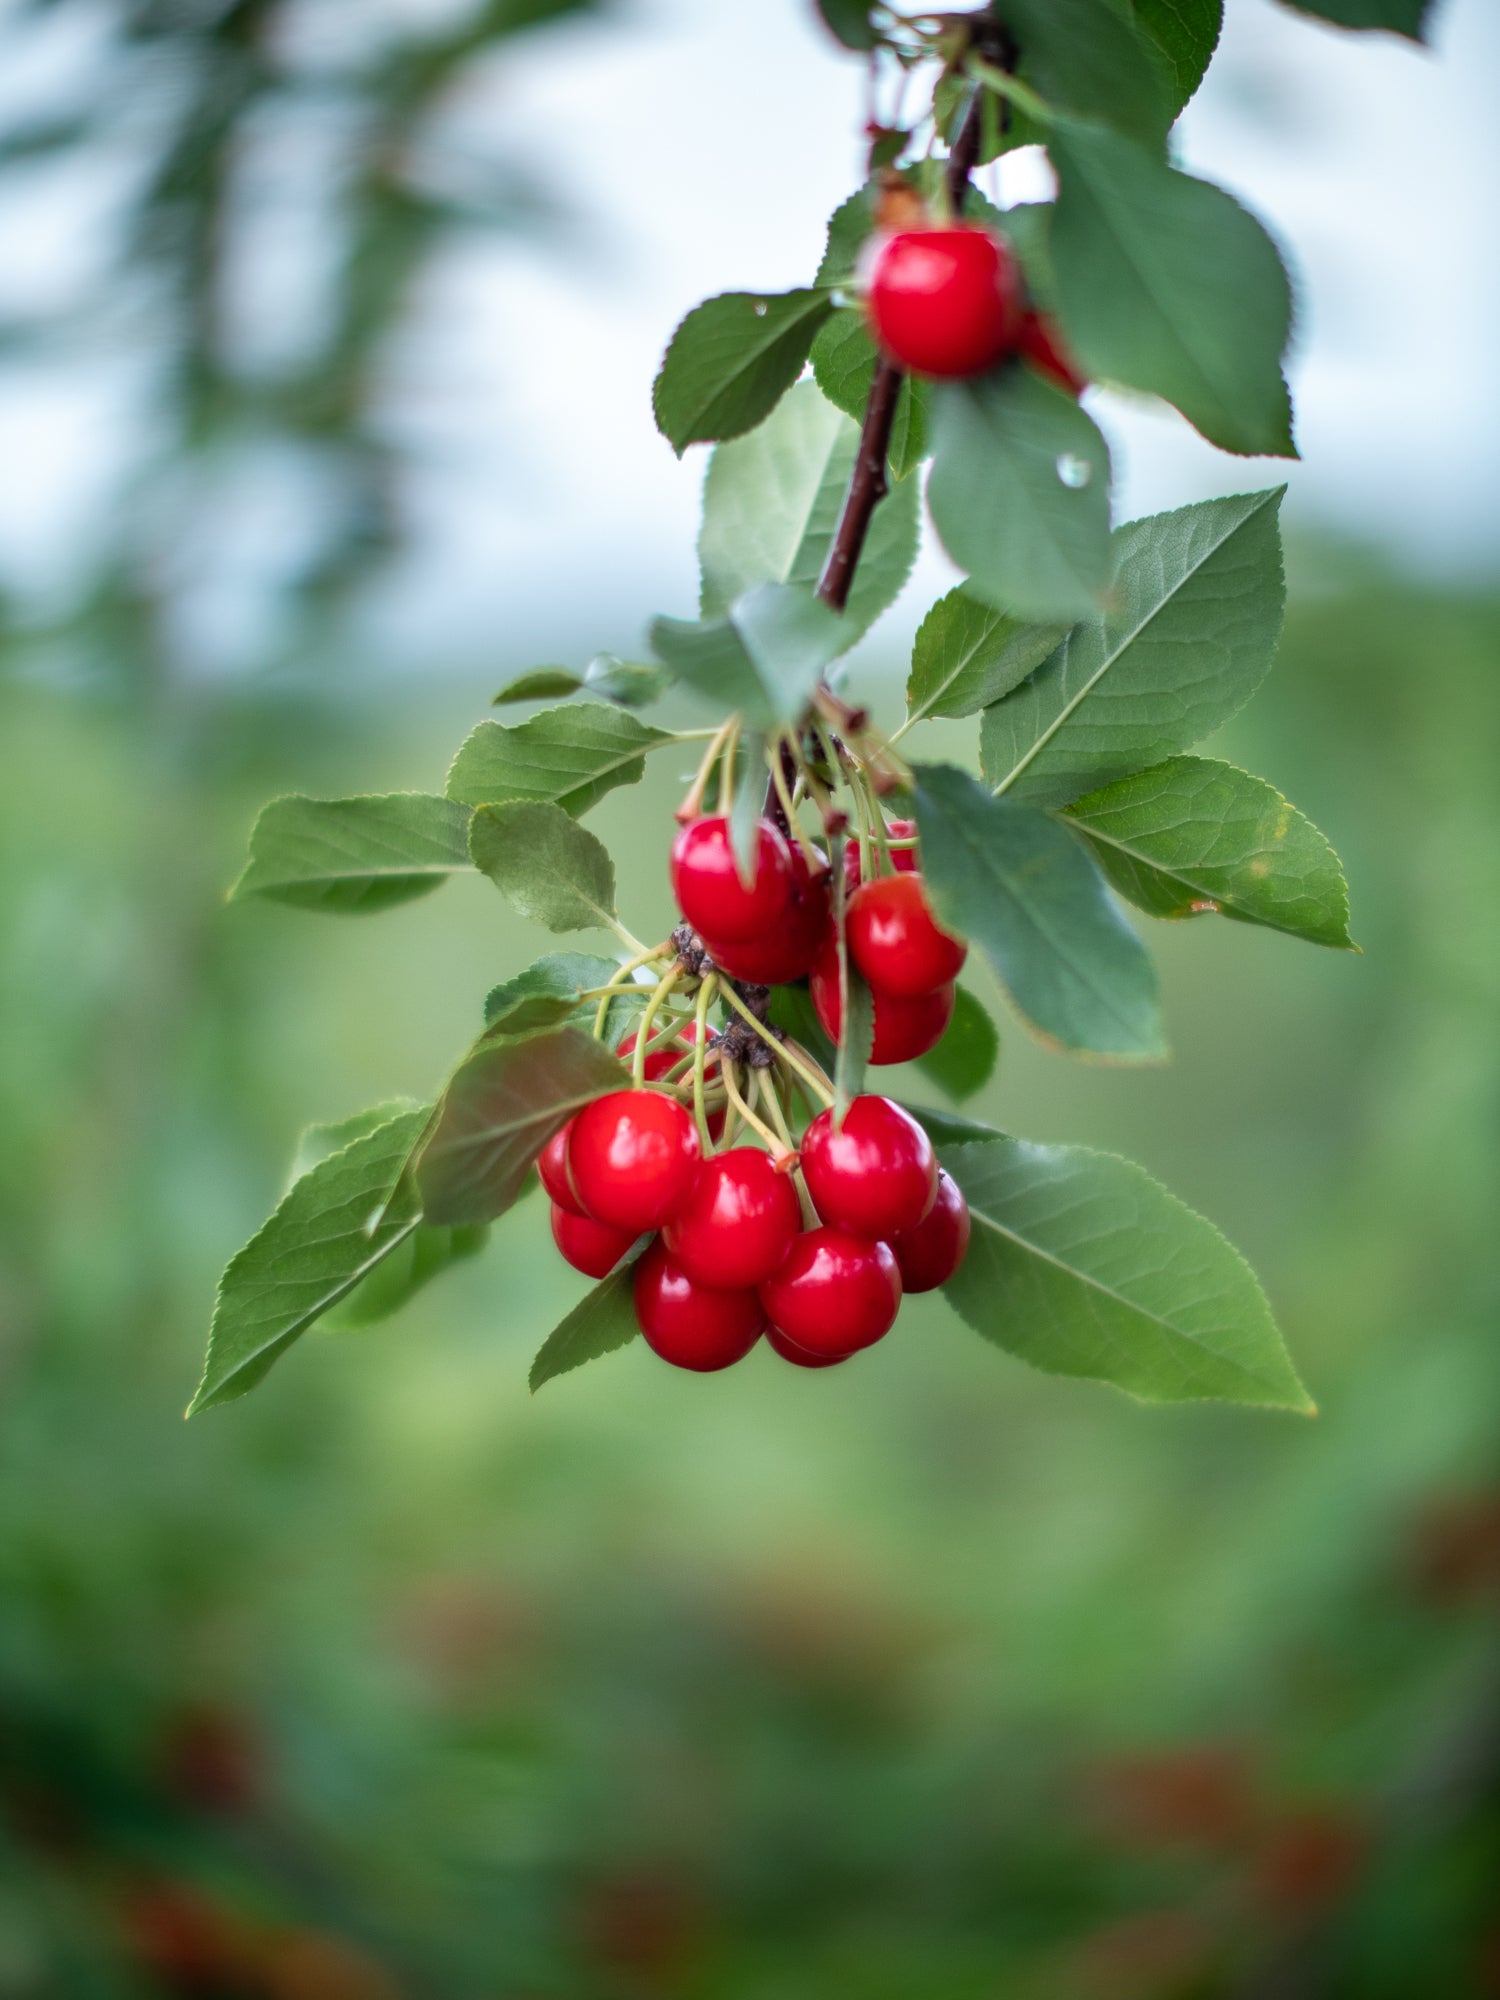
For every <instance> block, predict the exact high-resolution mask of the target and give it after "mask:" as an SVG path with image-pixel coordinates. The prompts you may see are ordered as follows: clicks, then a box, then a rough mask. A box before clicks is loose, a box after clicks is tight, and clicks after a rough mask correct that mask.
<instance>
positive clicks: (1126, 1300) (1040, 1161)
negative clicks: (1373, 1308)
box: [918, 1113, 1313, 1414]
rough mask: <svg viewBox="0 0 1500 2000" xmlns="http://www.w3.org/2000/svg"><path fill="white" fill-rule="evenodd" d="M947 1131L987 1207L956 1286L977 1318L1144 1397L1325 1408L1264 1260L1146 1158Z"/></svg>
mask: <svg viewBox="0 0 1500 2000" xmlns="http://www.w3.org/2000/svg"><path fill="white" fill-rule="evenodd" d="M918 1116H922V1117H925V1116H926V1114H924V1113H918ZM935 1138H936V1142H937V1149H938V1158H939V1159H940V1160H941V1161H942V1164H943V1165H944V1167H946V1168H947V1170H948V1172H949V1173H950V1174H951V1175H952V1176H953V1178H954V1179H955V1180H956V1181H957V1182H958V1185H959V1187H960V1188H962V1190H963V1193H964V1198H965V1200H966V1201H967V1202H968V1204H969V1212H970V1215H971V1216H972V1218H973V1235H972V1238H971V1239H970V1244H969V1254H968V1256H967V1257H966V1258H965V1259H964V1261H963V1263H962V1264H961V1265H960V1267H959V1269H958V1271H957V1273H956V1275H955V1276H954V1277H953V1278H951V1279H950V1280H949V1281H948V1284H947V1285H946V1287H945V1288H944V1289H945V1291H946V1293H947V1296H948V1299H949V1301H950V1302H951V1303H952V1305H953V1306H954V1307H955V1308H956V1309H957V1311H958V1313H959V1315H960V1317H961V1318H963V1319H964V1320H966V1321H967V1322H968V1324H969V1325H970V1326H972V1327H973V1328H974V1330H975V1331H976V1332H977V1333H981V1334H983V1335H984V1337H985V1338H986V1339H987V1340H992V1341H994V1343H995V1344H996V1346H997V1347H1003V1348H1005V1349H1006V1350H1007V1351H1008V1352H1009V1353H1011V1354H1015V1355H1018V1356H1019V1357H1020V1358H1021V1360H1023V1361H1028V1362H1030V1363H1031V1365H1032V1366H1033V1367H1034V1368H1041V1369H1045V1370H1046V1372H1047V1373H1048V1374H1051V1375H1080V1376H1084V1377H1087V1378H1089V1379H1090V1380H1093V1381H1097V1382H1109V1383H1111V1384H1113V1386H1114V1387H1115V1388H1117V1389H1123V1390H1125V1391H1126V1392H1127V1394H1129V1395H1132V1396H1137V1397H1139V1398H1140V1399H1141V1400H1142V1401H1144V1402H1152V1403H1169V1402H1184V1401H1188V1400H1191V1399H1196V1398H1200V1397H1217V1398H1221V1399H1223V1400H1224V1401H1226V1402H1234V1403H1259V1404H1268V1405H1270V1406H1271V1407H1273V1408H1277V1409H1289V1410H1298V1411H1302V1412H1305V1413H1308V1414H1311V1413H1312V1411H1313V1405H1312V1403H1311V1401H1310V1400H1309V1398H1308V1394H1307V1391H1306V1390H1305V1389H1304V1388H1303V1386H1302V1384H1301V1382H1300V1381H1299V1380H1298V1379H1297V1374H1296V1371H1295V1369H1294V1368H1293V1367H1292V1364H1291V1361H1290V1359H1289V1358H1288V1356H1287V1352H1286V1348H1285V1347H1284V1345H1283V1344H1282V1339H1281V1335H1280V1334H1279V1333H1278V1331H1277V1329H1276V1323H1275V1321H1274V1320H1273V1319H1272V1317H1271V1311H1270V1307H1269V1306H1268V1305H1267V1303H1266V1298H1265V1294H1264V1293H1263V1292H1262V1291H1261V1288H1260V1286H1259V1285H1258V1284H1257V1283H1256V1281H1255V1276H1254V1274H1253V1272H1252V1271H1251V1270H1250V1268H1249V1266H1248V1265H1247V1264H1246V1263H1245V1261H1244V1259H1243V1258H1242V1257H1241V1256H1240V1255H1239V1253H1238V1251H1236V1250H1234V1249H1232V1248H1231V1247H1230V1245H1229V1244H1228V1243H1226V1242H1225V1240H1224V1238H1223V1237H1222V1236H1221V1235H1220V1234H1219V1232H1218V1231H1217V1230H1216V1229H1215V1228H1214V1227H1213V1226H1212V1224H1210V1223H1208V1222H1205V1221H1204V1219H1203V1217H1202V1216H1201V1215H1195V1214H1194V1212H1193V1211H1192V1209H1190V1208H1188V1207H1186V1206H1185V1205H1184V1204H1183V1203H1182V1202H1180V1201H1178V1200H1177V1198H1176V1196H1175V1195H1170V1194H1168V1193H1167V1191H1166V1189H1165V1188H1163V1187H1160V1186H1158V1184H1157V1183H1156V1182H1155V1181H1154V1180H1152V1179H1151V1177H1150V1175H1149V1174H1146V1173H1144V1172H1143V1171H1142V1170H1141V1168H1139V1167H1136V1166H1132V1165H1131V1164H1130V1162H1129V1161H1128V1160H1120V1159H1116V1158H1114V1157H1113V1156H1112V1155H1110V1154H1108V1153H1095V1152H1091V1151H1090V1150H1088V1149H1087V1148H1086V1147H1082V1146H1035V1145H1030V1144H1028V1143H1026V1142H1025V1141H1024V1140H1019V1139H1008V1138H1004V1137H1002V1136H1001V1135H1000V1134H998V1133H996V1134H994V1135H993V1136H992V1137H990V1138H988V1139H981V1140H971V1141H969V1142H967V1143H957V1144H955V1143H951V1142H948V1141H945V1140H944V1138H943V1137H942V1135H941V1133H937V1134H935Z"/></svg>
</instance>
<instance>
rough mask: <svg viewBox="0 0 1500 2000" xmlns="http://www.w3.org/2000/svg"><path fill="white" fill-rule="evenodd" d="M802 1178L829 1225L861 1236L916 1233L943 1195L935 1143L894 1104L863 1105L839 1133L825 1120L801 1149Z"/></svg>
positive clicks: (864, 1100)
mask: <svg viewBox="0 0 1500 2000" xmlns="http://www.w3.org/2000/svg"><path fill="white" fill-rule="evenodd" d="M802 1173H803V1178H804V1179H805V1180H806V1182H807V1192H808V1193H809V1194H810V1195H811V1196H812V1203H813V1207H814V1208H815V1209H816V1210H817V1211H818V1213H819V1215H820V1216H822V1218H823V1220H824V1221H825V1222H830V1223H833V1224H834V1225H835V1226H836V1227H837V1228H839V1229H847V1230H850V1231H852V1232H853V1233H854V1234H855V1235H859V1236H868V1237H885V1238H890V1237H893V1236H895V1235H896V1233H897V1232H898V1231H900V1230H905V1229H915V1228H916V1227H917V1225H918V1223H920V1222H921V1220H922V1217H923V1216H924V1215H925V1214H926V1213H927V1211H928V1209H929V1208H931V1206H932V1203H933V1197H934V1196H935V1195H936V1193H937V1184H938V1168H937V1158H936V1155H935V1154H934V1153H933V1150H932V1141H931V1140H930V1139H929V1138H928V1136H927V1134H926V1133H925V1132H924V1131H923V1130H922V1128H921V1126H920V1125H919V1124H918V1123H917V1121H916V1119H915V1118H913V1117H912V1115H911V1113H910V1112H909V1111H903V1110H902V1109H901V1106H900V1105H899V1104H893V1103H892V1102H891V1100H890V1099H889V1098H888V1097H873V1096H872V1097H856V1098H855V1100H854V1102H853V1103H852V1104H851V1105H850V1106H849V1109H848V1112H847V1113H846V1115H845V1118H844V1122H843V1124H842V1125H841V1126H838V1127H837V1128H835V1125H834V1122H833V1113H832V1112H831V1111H823V1112H820V1113H819V1114H818V1116H817V1117H816V1118H815V1119H814V1120H813V1121H812V1123H811V1125H809V1126H808V1128H807V1135H806V1137H805V1138H804V1139H803V1141H802Z"/></svg>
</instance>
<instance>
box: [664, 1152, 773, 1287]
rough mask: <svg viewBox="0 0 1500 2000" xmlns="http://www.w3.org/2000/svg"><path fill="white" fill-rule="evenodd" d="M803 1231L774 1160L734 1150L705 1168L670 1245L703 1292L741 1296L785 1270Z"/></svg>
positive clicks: (672, 1227) (670, 1227) (670, 1233)
mask: <svg viewBox="0 0 1500 2000" xmlns="http://www.w3.org/2000/svg"><path fill="white" fill-rule="evenodd" d="M801 1227H802V1209H801V1205H800V1204H799V1202H798V1200H797V1190H796V1189H795V1188H794V1187H793V1186H792V1183H791V1180H790V1178H789V1177H788V1176H787V1175H786V1174H784V1173H779V1172H778V1171H777V1169H776V1166H775V1164H774V1162H773V1161H772V1159H771V1156H770V1154H769V1153H762V1152H761V1151H760V1150H759V1149H758V1148H757V1147H754V1146H734V1147H731V1148H730V1150H729V1151H728V1152H727V1153H718V1154H716V1155H715V1156H714V1158H713V1159H711V1160H705V1161H704V1162H703V1165H702V1166H701V1167H700V1168H699V1169H698V1174H697V1178H696V1179H695V1180H694V1182H693V1185H692V1189H691V1191H690V1192H689V1194H688V1197H687V1199H686V1200H685V1201H684V1202H683V1203H682V1205H681V1207H680V1208H679V1209H678V1210H677V1212H676V1214H675V1215H674V1216H673V1217H672V1220H671V1221H670V1222H669V1223H668V1224H667V1226H666V1229H665V1230H664V1231H663V1239H664V1241H665V1243H666V1246H667V1248H668V1250H670V1251H671V1253H672V1257H673V1259H674V1261H675V1262H676V1263H677V1264H678V1265H679V1266H680V1267H681V1268H682V1270H683V1271H685V1272H686V1273H687V1275H688V1277H690V1278H691V1279H692V1281H693V1283H694V1284H695V1285H707V1286H708V1287H709V1288H710V1289H711V1290H713V1291H724V1292H739V1291H747V1290H753V1289H754V1287H755V1286H756V1285H758V1284H759V1283H760V1281H761V1279H762V1278H769V1277H770V1275H771V1273H772V1272H773V1271H775V1270H777V1269H779V1267H780V1265H781V1263H782V1261H783V1259H784V1258H785V1256H786V1253H787V1251H788V1250H790V1249H791V1247H792V1239H793V1238H794V1237H795V1236H796V1234H797V1232H798V1230H799V1229H800V1228H801Z"/></svg>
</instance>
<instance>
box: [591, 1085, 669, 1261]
mask: <svg viewBox="0 0 1500 2000" xmlns="http://www.w3.org/2000/svg"><path fill="white" fill-rule="evenodd" d="M698 1159H699V1147H698V1129H697V1127H696V1126H695V1125H694V1123H693V1120H692V1115H691V1113H690V1112H689V1111H688V1110H687V1109H686V1107H685V1106H684V1105H682V1104H679V1103H678V1101H677V1099H676V1098H675V1097H668V1096H666V1095H665V1093H664V1092H662V1091H659V1090H612V1091H610V1092H609V1094H608V1095H607V1096H605V1097H596V1098H595V1099H594V1101H593V1103H592V1104H586V1105H585V1106H584V1107H583V1109H582V1111H580V1112H579V1113H578V1114H577V1116H576V1117H575V1118H574V1120H573V1125H572V1130H571V1132H570V1133H569V1135H568V1174H569V1177H570V1178H571V1180H572V1183H573V1188H574V1190H575V1192H576V1194H577V1196H578V1199H579V1201H580V1202H581V1203H582V1204H583V1206H584V1208H585V1210H586V1211H587V1213H588V1214H589V1216H590V1217H591V1218H592V1219H593V1220H594V1221H595V1222H604V1223H608V1224H609V1226H610V1228H612V1229H628V1230H629V1231H630V1233H631V1235H632V1236H639V1235H640V1233H641V1231H642V1230H644V1229H660V1227H661V1225H662V1224H663V1223H664V1222H665V1221H666V1220H667V1218H668V1217H669V1216H670V1215H671V1214H672V1212H673V1210H674V1209H675V1208H676V1207H677V1205H678V1203H679V1202H680V1201H681V1200H682V1199H683V1197H684V1196H685V1195H686V1193H687V1192H688V1189H689V1188H690V1187H691V1186H692V1182H693V1175H694V1173H695V1172H696V1171H697V1166H698Z"/></svg>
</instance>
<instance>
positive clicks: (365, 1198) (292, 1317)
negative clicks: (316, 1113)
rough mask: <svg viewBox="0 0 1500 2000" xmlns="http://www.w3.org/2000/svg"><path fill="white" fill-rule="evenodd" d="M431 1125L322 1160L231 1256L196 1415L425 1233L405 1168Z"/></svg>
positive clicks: (413, 1120) (402, 1127)
mask: <svg viewBox="0 0 1500 2000" xmlns="http://www.w3.org/2000/svg"><path fill="white" fill-rule="evenodd" d="M427 1117H428V1114H427V1112H426V1111H425V1110H423V1109H421V1108H418V1109H417V1110H415V1111H407V1112H403V1113H401V1114H400V1115H399V1116H398V1117H396V1118H393V1119H391V1120H390V1121H389V1122H388V1123H387V1124H384V1125H380V1126H378V1127H377V1128H376V1129H375V1130H374V1131H373V1132H367V1133H366V1134H365V1135H364V1136H363V1137H361V1138H357V1139H354V1140H353V1141H351V1143H350V1144H348V1145H346V1146H344V1147H343V1148H341V1149H340V1150H339V1151H338V1152H336V1153H332V1154H330V1155H328V1156H327V1157H326V1158H325V1159H323V1160H320V1161H319V1162H318V1164H317V1165H316V1166H314V1167H312V1168H310V1169H309V1171H308V1172H307V1173H305V1174H303V1175H301V1177H300V1178H299V1179H297V1180H296V1181H294V1182H293V1183H292V1186H291V1187H290V1189H289V1190H288V1191H287V1193H286V1195H285V1196H284V1197H283V1199H282V1201H281V1204H280V1206H279V1207H278V1208H277V1210H276V1212H275V1214H274V1215H272V1216H271V1218H270V1220H269V1221H268V1222H266V1223H265V1224H264V1226H263V1227H262V1228H261V1229H259V1230H257V1232H256V1233H255V1235H254V1236H252V1237H251V1239H250V1241H249V1242H248V1243H247V1244H246V1245H245V1247H244V1249H243V1250H241V1251H240V1252H239V1253H238V1254H237V1255H236V1256H235V1257H233V1258H231V1260H230V1262H229V1265H228V1267H227V1268H226V1270H225V1272H224V1276H223V1277H222V1279H221V1280H220V1281H219V1296H218V1300H217V1302H216V1304H215V1306H214V1318H213V1326H212V1329H211V1330H210V1333H209V1337H208V1359H207V1361H206V1363H205V1365H204V1370H203V1380H202V1381H201V1382H200V1383H199V1385H198V1391H197V1394H196V1395H195V1396H194V1397H193V1400H192V1403H191V1404H190V1405H189V1410H188V1414H189V1415H190V1416H191V1415H192V1414H194V1413H195V1412H196V1411H198V1410H205V1409H208V1408H210V1407H211V1406H212V1405H213V1404H215V1403H228V1402H232V1401H233V1400H234V1398H235V1397H236V1396H243V1395H244V1393H245V1391H246V1390H247V1389H252V1388H254V1386H255V1384H256V1383H257V1382H259V1381H260V1380H261V1379H262V1377H263V1376H264V1375H265V1373H266V1371H267V1370H268V1369H269V1368H270V1367H271V1365H272V1363H273V1362H274V1361H275V1360H276V1359H277V1357H278V1356H279V1355H281V1354H283V1353H284V1352H285V1351H286V1349H287V1348H288V1347H290V1345H291V1344H292V1342H293V1341H294V1340H296V1339H297V1337H298V1336H299V1335H300V1334H302V1333H305V1332H306V1330H307V1328H308V1327H310V1326H311V1325H312V1324H313V1322H314V1321H315V1320H317V1319H319V1318H321V1316H322V1315H323V1314H324V1313H326V1312H327V1311H328V1310H329V1309H330V1307H332V1306H335V1305H337V1304H338V1303H339V1301H340V1300H341V1299H343V1298H345V1297H347V1295H348V1294H349V1293H350V1292H352V1291H353V1290H354V1288H355V1286H356V1285H358V1284H359V1283H360V1281H361V1279H363V1278H364V1277H365V1276H366V1275H367V1274H368V1273H369V1272H371V1271H373V1270H374V1269H375V1267H376V1266H377V1265H378V1264H379V1263H380V1261H381V1259H382V1258H384V1257H388V1256H389V1255H390V1254H391V1252H392V1251H394V1250H395V1249H397V1248H398V1246H399V1245H401V1244H402V1243H404V1242H406V1241H407V1240H408V1239H409V1238H410V1237H411V1236H413V1235H414V1234H415V1233H416V1231H417V1229H418V1228H419V1227H420V1225H421V1220H422V1218H421V1212H420V1209H419V1208H418V1206H417V1202H416V1200H415V1197H414V1195H413V1192H412V1190H411V1188H410V1186H409V1184H406V1183H404V1182H403V1178H402V1170H403V1168H404V1167H405V1165H406V1161H407V1158H408V1155H409V1154H410V1152H411V1149H412V1147H413V1146H414V1145H415V1144H416V1143H417V1141H418V1140H419V1139H420V1137H421V1135H422V1132H423V1129H424V1127H425V1126H426V1123H427ZM393 1190H395V1192H394V1194H393V1192H392V1191H393ZM375 1217H378V1218H379V1219H378V1221H377V1222H376V1223H375V1226H374V1227H373V1228H372V1227H371V1226H370V1225H371V1221H372V1218H375Z"/></svg>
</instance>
